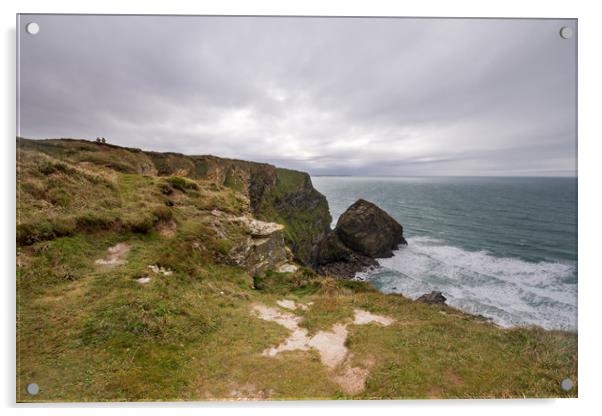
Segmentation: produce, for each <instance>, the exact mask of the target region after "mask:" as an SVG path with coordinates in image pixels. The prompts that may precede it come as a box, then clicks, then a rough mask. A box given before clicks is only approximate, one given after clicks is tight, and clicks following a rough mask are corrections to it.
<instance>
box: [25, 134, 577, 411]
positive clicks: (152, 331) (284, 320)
mask: <svg viewBox="0 0 602 416" xmlns="http://www.w3.org/2000/svg"><path fill="white" fill-rule="evenodd" d="M331 222H332V217H331V215H330V212H329V208H328V203H327V201H326V198H325V197H324V196H323V195H322V194H320V193H319V192H318V191H317V190H316V189H314V187H313V186H312V182H311V178H310V177H309V175H308V174H307V173H304V172H299V171H295V170H289V169H282V168H278V167H275V166H272V165H269V164H265V163H254V162H248V161H242V160H233V159H225V158H219V157H215V156H207V155H205V156H187V155H182V154H177V153H158V152H148V151H143V150H140V149H131V148H124V147H119V146H114V145H111V144H107V143H96V142H90V141H86V140H71V139H56V140H54V139H53V140H27V139H22V138H18V139H17V226H16V240H17V241H16V242H17V277H16V286H17V311H18V314H17V339H18V342H17V345H16V350H17V365H16V368H17V383H16V387H17V401H20V402H22V401H31V400H32V397H31V396H30V395H28V394H27V390H26V386H27V384H28V383H32V382H35V383H37V384H38V385H39V386H40V387H41V388H40V391H39V394H38V395H37V396H36V397H35V400H38V401H94V402H98V401H117V400H119V401H123V400H129V401H165V400H173V401H179V400H223V399H227V400H241V399H261V400H266V399H280V400H281V399H308V398H312V399H317V398H323V399H334V398H338V399H340V398H358V399H375V398H383V399H398V398H460V397H483V398H484V397H525V396H528V397H550V396H555V397H557V396H558V395H562V396H575V395H576V394H577V391H576V388H574V389H573V390H571V391H562V390H560V389H559V385H560V381H561V380H563V379H565V378H567V377H569V378H571V379H572V380H573V381H574V382H575V386H576V385H577V356H576V351H577V350H576V345H577V336H576V334H574V333H568V332H561V331H543V330H541V329H538V328H513V329H502V328H499V327H497V326H495V325H493V324H491V323H490V322H488V321H487V320H485V319H482V318H480V317H477V316H472V315H468V314H465V313H463V312H461V311H459V310H457V309H453V308H451V307H449V306H446V305H445V304H443V303H444V302H445V297H444V296H443V294H441V293H437V292H434V293H431V294H428V295H426V296H424V297H423V298H421V301H420V302H416V301H413V300H410V299H407V298H405V297H404V296H402V295H399V294H384V293H381V292H378V291H377V290H376V289H375V288H374V287H373V286H371V285H370V283H368V282H361V281H356V280H353V279H349V278H350V277H353V276H354V275H355V273H357V272H358V271H361V270H365V269H366V268H368V267H371V266H374V265H376V264H377V263H376V259H378V258H382V257H387V256H391V255H393V251H394V250H396V249H398V248H399V249H403V245H404V244H406V241H405V239H404V236H403V227H402V226H401V225H400V224H399V223H398V222H397V221H395V220H394V219H393V218H391V217H390V216H389V215H388V214H387V213H386V212H384V211H383V210H382V209H380V208H379V207H377V206H376V205H374V204H373V203H370V202H368V201H365V200H361V199H360V200H358V201H356V202H355V203H354V204H352V205H351V206H350V207H349V208H348V209H347V211H346V212H345V213H343V215H341V216H340V218H339V219H338V221H337V224H336V227H335V228H334V229H331Z"/></svg>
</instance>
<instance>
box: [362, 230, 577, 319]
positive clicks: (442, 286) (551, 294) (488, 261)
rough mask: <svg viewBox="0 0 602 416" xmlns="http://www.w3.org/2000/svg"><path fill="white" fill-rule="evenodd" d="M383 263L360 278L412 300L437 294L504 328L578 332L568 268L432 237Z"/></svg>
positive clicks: (419, 239) (411, 241)
mask: <svg viewBox="0 0 602 416" xmlns="http://www.w3.org/2000/svg"><path fill="white" fill-rule="evenodd" d="M379 264H380V266H381V267H380V268H379V269H377V270H375V271H372V272H369V273H367V274H363V275H361V274H360V275H358V278H366V279H370V280H372V281H373V282H374V283H375V285H376V286H378V287H379V288H380V289H381V290H382V291H384V292H396V293H402V294H404V295H406V296H408V297H411V298H417V297H418V296H420V295H422V294H424V293H426V292H430V291H431V290H439V291H441V292H443V294H444V295H445V296H446V297H447V298H448V303H449V304H450V305H452V306H455V307H458V308H460V309H463V310H465V311H467V312H470V313H476V314H482V315H484V316H487V317H490V318H492V319H493V321H494V322H496V323H497V324H499V325H502V326H515V325H538V326H542V327H544V328H550V329H551V328H556V329H576V327H577V285H576V284H575V283H566V282H567V281H571V278H572V276H573V275H574V273H575V269H574V266H572V265H569V264H564V263H555V262H537V263H535V262H527V261H524V260H521V259H518V258H499V257H495V256H493V255H492V254H490V253H488V252H487V251H484V250H483V251H467V250H464V249H462V248H459V247H454V246H450V245H447V244H446V243H445V242H444V241H442V240H438V239H434V238H430V237H411V238H409V239H408V245H407V246H404V247H403V248H401V249H399V250H398V251H396V252H395V255H394V256H393V257H391V258H388V259H380V260H379Z"/></svg>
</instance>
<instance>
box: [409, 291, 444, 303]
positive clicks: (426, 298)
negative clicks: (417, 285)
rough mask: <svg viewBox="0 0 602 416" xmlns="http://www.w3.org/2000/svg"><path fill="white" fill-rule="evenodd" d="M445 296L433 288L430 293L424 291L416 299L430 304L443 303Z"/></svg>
mask: <svg viewBox="0 0 602 416" xmlns="http://www.w3.org/2000/svg"><path fill="white" fill-rule="evenodd" d="M446 300H447V298H446V297H445V296H443V294H442V293H441V292H437V291H435V290H433V291H432V292H431V293H425V294H424V295H422V296H420V297H419V298H418V299H416V301H418V302H422V303H429V304H431V305H445V301H446Z"/></svg>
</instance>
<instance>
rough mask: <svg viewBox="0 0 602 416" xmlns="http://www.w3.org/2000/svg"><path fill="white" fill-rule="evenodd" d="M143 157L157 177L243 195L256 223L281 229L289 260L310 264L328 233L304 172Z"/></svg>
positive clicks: (323, 203) (319, 199) (319, 198)
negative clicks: (205, 182) (178, 178)
mask: <svg viewBox="0 0 602 416" xmlns="http://www.w3.org/2000/svg"><path fill="white" fill-rule="evenodd" d="M146 154H147V155H148V156H149V158H150V159H151V160H152V161H153V163H154V165H155V166H156V168H157V173H158V174H159V175H178V176H186V177H189V178H192V179H204V180H210V181H213V182H215V183H217V184H219V185H223V186H226V187H228V188H231V189H234V190H235V191H238V192H241V193H243V194H244V195H245V196H247V197H248V198H249V204H250V208H251V212H252V213H253V214H254V215H255V216H256V217H257V218H259V219H261V220H265V221H273V222H277V223H280V224H283V225H284V226H285V228H284V230H283V233H284V238H285V241H286V243H287V244H288V245H289V247H290V248H291V250H292V252H293V255H294V257H295V259H296V260H297V261H299V262H301V263H303V264H305V265H308V266H313V265H315V262H316V248H317V245H318V243H319V242H320V241H321V240H322V239H323V238H324V237H325V236H326V234H327V233H328V232H329V230H330V222H331V221H332V217H331V216H330V211H329V209H328V202H327V200H326V198H325V197H324V195H322V194H321V193H319V192H318V191H317V190H316V189H315V188H314V187H313V185H312V183H311V178H310V177H309V175H308V174H307V173H305V172H299V171H294V170H290V169H282V168H277V167H275V166H273V165H270V164H267V163H256V162H248V161H242V160H233V159H224V158H219V157H215V156H186V155H181V154H175V153H155V152H146Z"/></svg>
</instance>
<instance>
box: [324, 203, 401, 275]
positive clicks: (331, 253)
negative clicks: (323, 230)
mask: <svg viewBox="0 0 602 416" xmlns="http://www.w3.org/2000/svg"><path fill="white" fill-rule="evenodd" d="M400 244H407V242H406V240H405V239H404V238H403V227H402V226H401V225H400V224H399V223H398V222H397V221H395V220H394V219H393V218H391V216H389V214H387V213H386V212H385V211H383V210H382V209H380V208H379V207H377V206H376V205H374V204H373V203H371V202H368V201H365V200H363V199H359V200H358V201H356V202H355V203H354V204H353V205H351V206H350V207H349V208H348V209H347V211H345V212H344V213H343V215H341V217H340V218H339V221H338V222H337V226H336V228H335V229H334V230H333V231H331V232H330V233H329V234H328V235H327V236H326V237H325V238H324V239H323V240H322V241H321V242H320V244H318V246H317V250H316V252H317V255H316V268H317V270H318V271H319V272H320V273H322V274H329V275H334V276H337V277H342V278H352V277H354V276H355V274H356V273H358V272H360V271H363V270H365V269H366V268H368V267H371V266H376V265H377V262H376V260H374V259H375V258H378V257H390V256H392V255H393V250H394V249H396V248H398V247H399V245H400Z"/></svg>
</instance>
